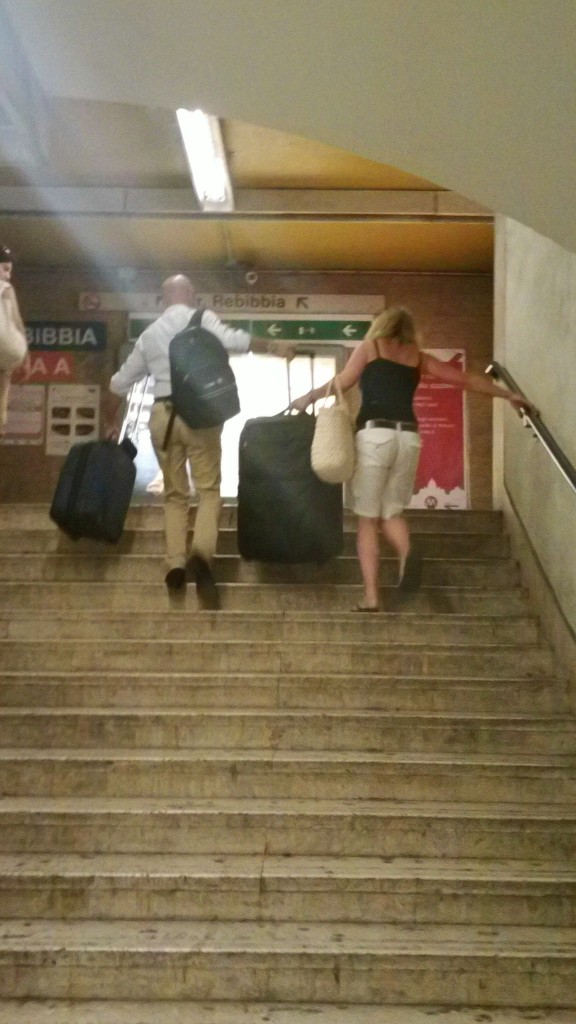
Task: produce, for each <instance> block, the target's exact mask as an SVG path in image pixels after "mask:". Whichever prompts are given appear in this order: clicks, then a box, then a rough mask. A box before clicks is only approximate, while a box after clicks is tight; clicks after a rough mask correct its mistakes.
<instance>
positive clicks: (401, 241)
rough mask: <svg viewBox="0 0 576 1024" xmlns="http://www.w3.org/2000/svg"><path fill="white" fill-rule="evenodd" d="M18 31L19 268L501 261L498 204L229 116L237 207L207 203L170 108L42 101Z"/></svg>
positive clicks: (408, 265) (15, 169)
mask: <svg viewBox="0 0 576 1024" xmlns="http://www.w3.org/2000/svg"><path fill="white" fill-rule="evenodd" d="M0 27H2V26H0ZM4 28H5V29H6V24H5V25H4ZM8 34H9V30H8ZM4 39H5V41H6V39H7V36H6V33H5V34H4ZM16 43H17V39H16V38H14V39H13V40H12V44H13V45H12V46H10V47H9V48H7V47H6V42H5V44H4V52H2V49H1V47H0V58H3V59H4V64H3V72H0V74H3V78H4V85H5V86H6V85H7V88H6V89H5V92H4V96H5V100H4V103H3V106H2V107H0V116H1V122H0V241H2V242H3V243H4V244H7V245H9V246H10V247H11V248H12V249H13V250H14V252H15V254H16V257H17V260H18V263H19V265H21V266H30V267H67V268H85V267H93V266H96V267H135V268H140V267H142V268H146V267H152V268H153V267H156V266H158V265H159V264H160V265H161V266H162V267H170V266H174V267H178V268H184V267H186V268H188V267H190V268H191V267H202V268H205V269H210V270H219V269H226V268H234V267H246V268H254V269H258V270H309V271H314V270H346V271H353V270H360V271H380V270H382V271H384V270H404V271H408V270H422V271H438V270H440V271H482V272H490V271H491V269H492V260H493V223H492V216H491V213H490V211H488V210H485V209H483V208H481V207H480V206H478V205H477V204H474V203H472V202H468V201H467V200H465V199H464V198H462V197H460V196H457V195H454V194H453V193H452V192H450V191H449V190H446V189H443V188H441V187H439V186H437V185H436V184H434V183H432V182H429V181H427V180H424V179H422V178H418V177H416V176H414V175H411V174H409V173H406V172H403V171H401V170H398V169H397V168H394V167H391V166H388V165H385V164H382V163H379V162H376V161H373V160H368V159H365V158H363V157H361V156H358V155H355V154H353V153H350V152H346V151H345V150H341V149H339V148H337V147H334V146H330V145H327V144H325V143H322V142H319V141H314V140H310V139H305V138H302V137H300V136H297V135H293V134H289V133H287V132H284V131H279V130H275V129H273V128H269V127H262V126H257V125H253V124H247V123H243V122H240V121H235V120H232V119H222V120H221V122H220V123H221V129H222V135H223V140H224V146H225V150H226V155H227V159H228V165H229V171H230V176H231V180H232V185H233V189H234V195H235V211H234V213H233V214H230V215H225V216H222V215H215V214H210V215H206V214H203V213H202V212H201V211H200V210H199V208H198V206H197V203H196V200H195V197H194V193H193V190H192V187H191V184H190V179H189V174H188V169H187V164H186V159H185V155H184V151H183V148H182V144H181V141H180V136H179V131H178V127H177V122H176V118H175V115H174V111H173V110H171V109H169V110H168V109H163V108H161V107H153V108H151V107H144V106H139V105H136V104H128V103H119V102H110V101H102V100H89V99H71V98H67V97H54V96H52V97H49V96H47V95H46V94H45V93H44V91H43V89H42V87H41V85H40V83H39V82H38V81H37V79H36V77H35V74H34V71H33V69H32V68H31V66H30V64H29V62H28V60H27V57H26V54H25V52H24V51H23V50H22V49H19V48H18V46H17V45H16ZM7 62H8V64H7ZM10 62H11V64H12V68H10V66H9V65H10ZM10 70H11V71H12V72H13V73H12V75H9V72H10ZM24 81H26V83H27V85H26V87H25V88H24V87H23V86H22V82H24ZM16 83H20V84H16ZM0 84H2V83H1V79H0Z"/></svg>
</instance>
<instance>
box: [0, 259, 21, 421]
mask: <svg viewBox="0 0 576 1024" xmlns="http://www.w3.org/2000/svg"><path fill="white" fill-rule="evenodd" d="M13 266H14V258H13V255H12V251H11V250H10V249H8V248H7V247H6V246H5V245H0V302H3V303H4V305H5V309H6V313H7V314H8V317H9V318H10V319H11V320H12V323H13V324H14V325H15V326H16V327H17V328H18V330H19V331H20V332H21V333H22V334H23V335H24V336H26V328H25V327H24V323H23V321H22V317H21V315H20V308H19V306H18V299H17V298H16V291H15V289H14V285H13V284H12V270H13ZM25 358H26V356H25V355H24V359H25ZM23 361H24V360H23ZM13 372H14V370H13V369H12V370H0V440H1V439H2V438H3V437H4V435H5V433H6V425H7V422H8V397H9V394H10V381H11V379H12V374H13Z"/></svg>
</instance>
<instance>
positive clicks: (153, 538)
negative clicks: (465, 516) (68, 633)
mask: <svg viewBox="0 0 576 1024" xmlns="http://www.w3.org/2000/svg"><path fill="white" fill-rule="evenodd" d="M414 539H415V540H416V541H418V545H419V548H420V550H421V551H422V553H423V554H424V555H425V556H427V557H428V558H508V557H509V554H510V542H509V538H508V537H507V536H506V535H505V534H503V533H500V534H497V533H452V534H446V533H431V532H427V531H426V532H421V533H417V532H415V533H414ZM164 550H165V541H164V533H163V531H161V530H125V531H124V533H123V535H122V537H121V538H120V540H119V542H118V544H115V545H114V547H113V548H111V547H110V546H108V545H106V546H105V545H103V544H102V543H101V542H98V541H94V540H89V539H87V538H82V539H80V540H77V541H73V540H71V539H70V538H69V537H66V535H65V534H63V533H60V532H59V531H57V530H54V529H37V530H34V529H30V530H20V529H18V528H15V529H0V553H1V554H16V553H19V554H22V555H31V554H43V555H46V554H69V555H78V554H82V555H94V556H97V557H98V556H109V555H110V553H111V552H113V553H114V554H115V555H163V554H164ZM385 550H386V548H385V547H384V545H383V551H385ZM344 552H345V554H347V555H355V554H356V535H355V533H354V532H353V531H351V530H349V531H347V532H346V533H345V537H344ZM218 553H219V554H221V555H237V554H238V539H237V534H236V530H235V529H224V530H220V533H219V536H218Z"/></svg>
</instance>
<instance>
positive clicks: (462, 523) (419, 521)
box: [0, 501, 503, 534]
mask: <svg viewBox="0 0 576 1024" xmlns="http://www.w3.org/2000/svg"><path fill="white" fill-rule="evenodd" d="M195 517H196V506H194V505H193V506H191V508H190V523H191V524H192V525H193V524H194V521H195ZM406 517H407V519H408V521H409V523H410V528H411V529H412V530H414V531H415V532H432V533H438V532H442V533H450V532H454V533H500V534H501V533H502V524H503V517H502V513H501V512H498V511H493V510H491V509H452V510H444V509H438V510H436V511H434V510H427V509H426V510H424V509H409V510H408V511H407V513H406ZM236 523H237V518H236V507H235V505H229V504H226V505H224V506H223V508H222V513H221V516H220V528H221V529H223V530H226V529H228V530H230V529H234V530H235V529H236ZM344 524H345V528H347V529H349V530H353V529H354V525H355V516H354V515H353V513H352V512H349V511H347V510H345V512H344ZM163 527H164V508H163V504H162V501H158V502H154V503H152V502H150V503H147V504H141V505H136V504H133V505H132V506H131V507H130V509H129V510H128V515H127V517H126V529H127V530H157V531H162V529H163ZM6 529H7V530H10V529H13V530H18V529H20V530H45V529H49V530H52V531H53V532H54V533H57V532H58V530H57V527H56V526H55V525H54V523H53V522H52V520H51V519H50V516H49V506H48V505H47V504H38V505H35V504H26V505H22V504H18V505H14V504H4V503H2V504H0V530H6Z"/></svg>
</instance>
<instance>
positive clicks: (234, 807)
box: [0, 796, 576, 822]
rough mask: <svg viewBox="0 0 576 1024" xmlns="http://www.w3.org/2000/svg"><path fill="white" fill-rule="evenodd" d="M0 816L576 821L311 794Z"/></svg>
mask: <svg viewBox="0 0 576 1024" xmlns="http://www.w3.org/2000/svg"><path fill="white" fill-rule="evenodd" d="M2 814H22V815H24V816H26V815H30V814H61V815H66V814H71V815H78V814H81V815H85V816H88V815H90V814H93V815H101V814H117V815H126V814H132V815H142V814H146V815H150V814H156V815H159V816H163V815H168V814H171V815H172V814H175V815H179V816H183V815H186V814H189V815H194V816H200V815H215V814H222V815H226V816H238V817H240V816H242V815H246V814H250V815H268V816H270V817H289V816H297V815H300V816H307V817H310V818H319V819H322V818H323V817H342V818H345V817H350V816H355V817H374V818H421V817H426V818H430V819H440V818H459V819H464V820H472V819H484V820H485V819H491V820H494V821H495V822H498V821H500V820H501V819H503V818H508V819H510V818H512V819H516V820H518V821H523V820H530V821H543V822H548V821H576V805H575V804H574V803H573V802H572V803H566V804H563V803H555V804H549V803H531V804H522V803H518V802H504V801H498V802H493V801H487V802H486V803H478V802H472V801H464V800H462V801H457V802H454V801H453V802H444V801H435V800H357V799H341V800H326V799H320V800H316V799H313V798H308V799H304V798H282V799H278V800H274V799H262V798H253V799H250V798H235V799H218V798H184V797H162V798H159V797H157V798H154V797H138V798H137V800H136V801H135V799H134V798H132V799H128V798H122V797H31V796H29V797H6V796H0V815H2Z"/></svg>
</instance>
